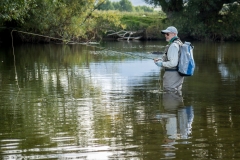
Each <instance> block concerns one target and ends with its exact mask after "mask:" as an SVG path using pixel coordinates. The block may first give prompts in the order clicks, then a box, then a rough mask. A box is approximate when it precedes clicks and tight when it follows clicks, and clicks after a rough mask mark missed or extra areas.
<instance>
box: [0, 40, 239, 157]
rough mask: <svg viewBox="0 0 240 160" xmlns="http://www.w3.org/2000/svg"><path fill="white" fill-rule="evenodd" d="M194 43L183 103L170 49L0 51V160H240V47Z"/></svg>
mask: <svg viewBox="0 0 240 160" xmlns="http://www.w3.org/2000/svg"><path fill="white" fill-rule="evenodd" d="M192 44H193V45H194V58H195V63H196V69H195V72H194V75H193V76H192V77H186V78H185V82H184V84H183V89H182V95H178V94H168V93H165V92H162V90H161V88H162V87H161V84H162V75H163V70H162V69H161V68H159V67H157V66H156V65H155V64H154V63H153V60H151V59H152V58H155V57H158V56H159V55H155V54H151V52H153V51H162V50H164V46H165V45H166V42H164V41H147V42H141V41H130V42H126V41H122V42H121V41H119V42H118V41H107V42H103V43H101V44H100V45H94V46H86V45H77V44H75V45H56V44H44V45H43V44H24V45H16V46H14V50H13V48H12V47H11V46H9V47H8V46H3V45H0V101H1V103H0V126H1V127H0V159H4V160H10V159H11V160H12V159H84V160H94V159H96V160H100V159H103V160H105V159H134V160H138V159H144V160H153V159H240V143H239V142H240V136H239V132H240V128H239V127H238V126H239V125H238V124H239V122H240V114H239V113H240V111H239V108H238V107H240V103H239V97H240V78H239V77H240V70H239V68H240V43H239V42H224V43H215V42H206V43H205V42H192ZM100 47H104V48H105V49H103V48H100Z"/></svg>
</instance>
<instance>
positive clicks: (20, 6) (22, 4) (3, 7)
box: [0, 0, 35, 22]
mask: <svg viewBox="0 0 240 160" xmlns="http://www.w3.org/2000/svg"><path fill="white" fill-rule="evenodd" d="M34 4H35V0H27V1H26V0H12V1H9V0H1V1H0V21H2V22H3V21H12V20H16V21H19V22H23V21H24V17H26V16H27V13H28V11H29V10H30V6H32V5H34Z"/></svg>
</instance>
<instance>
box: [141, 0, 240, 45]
mask: <svg viewBox="0 0 240 160" xmlns="http://www.w3.org/2000/svg"><path fill="white" fill-rule="evenodd" d="M144 1H145V2H146V3H148V4H152V5H155V6H161V7H162V10H163V12H165V13H166V15H167V20H168V22H169V24H174V25H176V27H178V29H179V30H180V31H181V33H182V34H183V35H185V36H192V37H193V38H195V39H199V40H214V41H215V40H240V27H239V26H240V18H239V17H240V5H239V4H240V1H239V0H237V1H236V0H168V1H166V0H144Z"/></svg>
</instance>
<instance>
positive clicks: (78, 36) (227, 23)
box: [0, 0, 240, 43]
mask: <svg viewBox="0 0 240 160" xmlns="http://www.w3.org/2000/svg"><path fill="white" fill-rule="evenodd" d="M144 1H145V2H146V3H148V4H152V5H153V6H156V7H161V10H155V9H154V8H151V7H147V6H133V5H132V4H131V2H130V1H128V0H120V1H118V2H111V1H109V0H97V1H94V0H84V1H79V0H69V1H60V0H56V1H50V0H45V1H42V0H31V1H22V0H12V1H8V0H2V1H1V2H0V43H4V42H5V43H11V33H12V35H13V36H14V37H15V41H18V42H28V43H40V42H41V43H50V42H55V43H69V42H78V43H81V42H83V43H86V42H95V41H97V42H99V41H101V40H103V39H104V38H114V37H113V36H108V35H109V33H113V32H118V31H122V30H123V31H135V32H137V33H138V34H140V35H141V37H142V38H141V39H142V40H159V39H161V38H163V37H162V36H161V34H160V30H161V29H163V28H166V27H167V26H169V25H174V26H176V27H177V28H178V30H179V33H180V34H179V36H180V37H182V38H191V39H194V40H201V41H209V40H210V41H230V40H231V41H232V40H234V41H238V40H240V28H239V26H240V19H239V17H240V5H239V3H238V2H237V1H232V0H222V1H218V0H189V1H184V2H183V1H178V0H171V1H165V0H144ZM140 35H138V36H140Z"/></svg>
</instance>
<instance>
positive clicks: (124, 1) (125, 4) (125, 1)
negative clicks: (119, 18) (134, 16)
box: [119, 0, 133, 12]
mask: <svg viewBox="0 0 240 160" xmlns="http://www.w3.org/2000/svg"><path fill="white" fill-rule="evenodd" d="M119 4H120V11H127V12H132V11H133V6H132V3H131V2H130V1H129V0H121V1H119Z"/></svg>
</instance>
